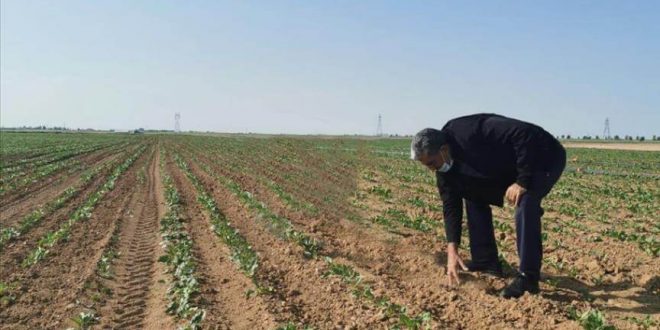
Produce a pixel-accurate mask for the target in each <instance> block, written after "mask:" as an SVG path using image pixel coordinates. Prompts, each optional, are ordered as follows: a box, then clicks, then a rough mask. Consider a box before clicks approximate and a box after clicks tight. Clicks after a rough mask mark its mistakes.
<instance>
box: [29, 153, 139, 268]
mask: <svg viewBox="0 0 660 330" xmlns="http://www.w3.org/2000/svg"><path fill="white" fill-rule="evenodd" d="M145 148H146V147H144V146H142V147H140V149H138V151H137V152H135V154H133V155H132V156H130V157H129V158H128V159H126V160H125V161H124V162H123V163H122V164H120V165H119V166H117V167H116V168H115V169H114V170H113V171H112V173H111V174H110V175H109V176H108V178H107V180H106V182H105V183H104V184H103V185H102V186H100V187H99V188H98V189H97V190H96V191H95V192H93V193H92V194H91V195H90V196H89V197H88V198H87V200H86V201H85V202H84V203H83V205H81V206H80V207H78V208H77V209H76V210H75V211H73V213H72V214H71V215H70V216H69V219H68V220H67V221H65V222H64V223H63V224H61V225H60V227H59V228H58V229H57V230H55V231H51V232H48V233H47V234H46V235H44V236H43V237H42V238H41V239H40V240H39V242H38V245H37V247H36V248H35V249H34V250H32V251H31V252H30V253H29V254H28V256H27V257H26V258H25V259H23V261H22V263H21V264H22V265H23V267H29V266H32V265H34V264H36V263H37V262H39V261H40V260H42V259H44V258H45V257H46V256H47V255H48V253H49V252H50V250H49V249H50V248H52V247H53V246H54V245H55V244H56V243H58V242H60V241H66V240H68V237H69V233H70V231H71V228H72V227H73V225H75V224H76V223H78V222H79V221H84V220H88V219H89V218H90V217H91V216H92V211H93V210H94V208H95V207H96V205H97V204H98V203H99V201H100V200H101V199H102V198H103V196H105V195H106V194H107V193H108V192H109V191H111V190H113V189H114V187H115V183H116V181H117V179H118V178H119V177H120V176H121V174H123V173H124V172H125V171H126V170H127V169H128V168H129V167H130V166H131V165H132V164H133V162H134V161H135V160H136V159H137V158H138V157H139V156H140V155H141V154H142V152H143V151H144V150H145Z"/></svg>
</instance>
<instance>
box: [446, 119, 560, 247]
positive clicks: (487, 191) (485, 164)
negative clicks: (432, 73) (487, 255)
mask: <svg viewBox="0 0 660 330" xmlns="http://www.w3.org/2000/svg"><path fill="white" fill-rule="evenodd" d="M442 132H443V133H444V134H445V135H446V138H447V143H449V148H450V149H449V150H450V153H451V156H452V158H453V159H454V164H453V166H452V168H451V169H450V170H449V171H448V172H447V173H442V172H440V171H437V172H436V177H437V183H438V189H439V191H440V196H441V197H442V203H443V209H444V218H445V231H446V234H447V241H448V242H455V243H460V237H461V219H462V217H463V199H467V200H469V201H473V202H477V203H484V204H491V205H497V206H500V207H501V206H502V205H503V201H504V193H505V192H506V189H507V188H508V187H509V186H510V185H511V184H513V183H514V182H516V183H518V184H519V185H521V186H522V187H524V188H526V189H528V190H533V189H534V183H533V182H532V180H531V178H532V174H533V173H535V172H542V171H544V170H547V169H548V168H549V166H550V164H552V162H553V157H554V156H555V155H556V154H557V152H556V150H559V148H562V147H561V145H560V144H559V141H557V140H556V139H555V138H554V137H553V136H552V135H551V134H550V133H548V132H546V131H545V130H543V129H542V128H541V127H538V126H536V125H533V124H530V123H526V122H523V121H520V120H516V119H511V118H507V117H504V116H500V115H495V114H476V115H471V116H465V117H459V118H456V119H452V120H450V121H449V122H447V124H446V125H445V126H444V127H443V128H442Z"/></svg>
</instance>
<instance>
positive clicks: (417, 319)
mask: <svg viewBox="0 0 660 330" xmlns="http://www.w3.org/2000/svg"><path fill="white" fill-rule="evenodd" d="M198 165H199V166H200V168H202V170H204V171H205V172H206V173H207V174H208V175H210V176H212V177H214V178H215V179H216V180H218V182H219V183H220V184H222V185H223V186H225V187H227V188H228V190H230V191H231V192H232V193H234V194H235V195H236V196H237V197H238V198H239V200H241V201H242V202H243V204H244V206H245V207H246V208H248V209H251V210H252V211H253V212H255V213H257V214H259V215H260V216H261V217H263V218H264V219H267V220H268V221H269V223H268V227H269V228H276V231H277V232H279V233H283V235H278V236H279V237H280V238H281V239H286V240H289V241H292V242H295V243H297V244H298V245H300V246H301V247H302V248H303V256H304V257H306V258H317V257H322V258H323V260H325V261H326V264H327V266H328V271H326V272H325V273H323V274H322V276H323V277H328V276H338V277H340V278H341V279H342V280H343V281H344V282H345V283H347V284H348V285H349V286H350V287H351V292H352V293H353V295H354V296H355V297H356V298H358V299H361V300H363V301H365V302H368V303H370V304H373V305H375V306H377V307H378V308H380V309H381V310H382V311H383V313H384V315H385V316H386V317H387V318H394V319H396V320H397V322H396V324H395V325H394V326H393V328H394V329H398V328H407V329H418V328H420V327H422V326H423V325H424V324H427V323H428V322H430V320H431V316H430V314H429V313H428V312H423V313H422V314H420V315H418V316H411V315H409V313H408V312H407V308H406V307H405V306H403V305H399V304H396V303H393V302H391V301H390V299H389V298H388V297H387V296H376V295H375V294H374V293H373V291H372V289H371V286H370V285H369V284H366V283H364V282H363V281H362V277H361V275H360V274H359V272H357V271H355V270H354V269H353V268H352V267H351V266H350V265H346V264H342V263H337V262H335V261H333V260H332V259H331V258H330V257H329V256H327V255H324V254H323V253H322V251H321V249H320V244H319V242H317V241H315V240H313V239H312V238H310V237H309V236H308V235H307V234H306V233H304V232H302V231H298V230H296V229H295V228H294V227H293V225H292V224H291V222H290V221H289V220H288V219H286V218H285V217H283V216H281V215H278V214H277V213H275V212H273V211H271V210H270V209H269V208H268V206H267V205H266V204H265V203H263V202H261V201H259V200H258V199H257V198H256V197H255V196H254V195H253V194H251V193H250V192H248V191H245V190H243V188H242V187H241V186H240V185H239V184H238V183H236V182H234V181H232V180H231V179H228V178H225V177H222V176H219V175H216V174H215V173H213V171H212V170H211V169H210V167H208V165H207V164H204V163H198ZM286 196H288V197H289V198H292V197H291V196H290V195H286ZM290 205H298V206H302V205H304V204H303V203H300V202H294V203H291V204H290ZM304 208H305V207H304V206H302V208H299V209H297V210H298V211H301V210H303V209H304Z"/></svg>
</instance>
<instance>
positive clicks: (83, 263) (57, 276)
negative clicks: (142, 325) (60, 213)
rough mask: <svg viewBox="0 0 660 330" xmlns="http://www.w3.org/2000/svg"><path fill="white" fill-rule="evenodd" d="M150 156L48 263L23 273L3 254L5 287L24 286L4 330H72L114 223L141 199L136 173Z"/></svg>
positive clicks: (6, 313) (7, 310)
mask: <svg viewBox="0 0 660 330" xmlns="http://www.w3.org/2000/svg"><path fill="white" fill-rule="evenodd" d="M145 154H146V153H143V155H142V156H141V158H140V159H139V160H138V161H136V162H135V163H134V164H133V165H132V166H131V168H129V170H128V171H126V172H125V173H124V174H123V175H122V176H121V177H120V178H119V179H118V181H117V184H116V187H115V189H113V190H112V191H110V192H109V193H108V194H107V195H106V196H105V198H104V199H103V200H102V201H101V202H100V203H99V205H98V206H97V207H96V209H95V210H94V212H93V213H92V217H91V218H90V219H89V220H87V221H82V222H79V223H77V224H76V225H75V226H74V227H73V228H72V230H71V233H70V238H69V240H68V242H60V243H58V244H56V245H55V247H54V248H53V249H52V252H51V253H50V254H49V255H48V257H47V258H46V259H45V260H43V261H41V262H40V263H38V264H37V265H34V266H32V267H29V268H23V267H21V266H20V259H19V260H17V259H13V261H16V262H14V263H13V264H12V263H11V262H9V261H8V260H5V257H6V255H5V254H4V253H3V254H2V259H3V260H2V262H3V279H4V281H5V283H18V285H19V287H18V288H17V290H16V295H17V297H16V301H15V302H13V303H12V304H10V305H9V306H7V307H6V308H4V309H2V310H1V311H0V318H2V319H3V324H2V328H3V329H37V328H63V327H66V326H70V325H71V322H70V321H68V319H69V317H72V316H73V310H74V308H75V297H76V295H77V293H78V292H80V291H82V290H83V287H84V286H85V283H86V279H88V278H89V277H91V276H92V274H93V273H94V272H95V269H96V262H97V260H98V259H99V258H100V256H101V254H102V252H103V250H104V249H105V246H107V244H108V243H109V240H110V238H111V236H112V233H113V227H114V226H113V223H115V222H116V221H117V218H118V217H121V216H122V214H123V213H124V212H126V211H127V209H128V207H129V206H130V205H131V202H132V201H134V200H135V199H136V198H137V196H136V194H135V190H134V187H135V181H136V179H135V178H136V176H135V171H136V170H137V168H138V167H139V166H140V163H143V162H145V161H146V160H145V158H146V156H145ZM131 174H132V175H131ZM71 209H73V208H71ZM90 252H91V253H90ZM26 253H27V252H26ZM5 265H6V267H5ZM4 274H8V276H5V275H4Z"/></svg>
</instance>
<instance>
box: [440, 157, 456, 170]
mask: <svg viewBox="0 0 660 330" xmlns="http://www.w3.org/2000/svg"><path fill="white" fill-rule="evenodd" d="M452 165H454V160H453V159H452V160H450V161H449V163H447V162H444V163H442V166H440V168H439V169H438V171H440V172H443V173H446V172H449V170H450V169H451V166H452Z"/></svg>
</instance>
